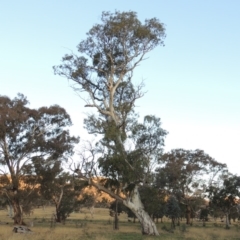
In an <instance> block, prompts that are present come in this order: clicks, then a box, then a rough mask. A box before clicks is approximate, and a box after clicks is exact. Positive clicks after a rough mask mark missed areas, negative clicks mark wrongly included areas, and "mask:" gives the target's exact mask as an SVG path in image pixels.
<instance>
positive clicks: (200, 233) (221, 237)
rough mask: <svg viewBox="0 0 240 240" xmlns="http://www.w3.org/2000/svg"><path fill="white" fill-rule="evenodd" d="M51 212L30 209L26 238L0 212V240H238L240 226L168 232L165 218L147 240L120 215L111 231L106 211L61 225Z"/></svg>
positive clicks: (199, 225) (196, 226) (209, 224)
mask: <svg viewBox="0 0 240 240" xmlns="http://www.w3.org/2000/svg"><path fill="white" fill-rule="evenodd" d="M53 210H54V208H53V207H46V208H45V210H43V209H42V208H39V209H34V212H33V214H32V215H31V216H26V217H25V222H26V223H28V224H29V225H31V224H32V222H33V227H30V228H31V230H32V232H31V233H28V234H20V233H14V232H12V229H13V221H12V220H11V219H10V218H9V217H8V216H7V211H6V210H1V211H0V224H1V225H0V240H20V239H21V240H23V239H24V240H28V239H29V240H52V239H57V240H80V239H81V240H88V239H95V240H125V239H126V240H150V239H151V240H152V239H164V240H170V239H171V240H175V239H178V240H180V239H187V240H197V239H199V240H240V222H237V223H234V224H232V226H231V229H230V230H226V229H224V223H221V222H220V220H219V221H218V222H214V221H213V220H212V221H210V222H207V224H206V227H203V226H202V223H201V222H199V221H194V222H193V226H186V224H185V223H184V221H183V222H181V225H180V227H176V229H175V230H174V231H171V230H170V221H169V220H168V219H167V218H165V219H164V223H158V224H157V227H158V230H159V232H160V236H159V237H148V236H142V235H141V228H140V225H139V223H133V222H128V218H127V215H126V214H121V215H120V219H119V220H120V221H119V230H113V218H112V217H110V215H109V210H108V209H102V208H97V209H95V213H94V217H93V218H91V214H90V212H89V210H88V209H83V210H82V212H80V213H72V214H71V216H70V217H69V219H68V220H67V221H66V223H65V225H63V224H53V223H52V222H51V216H52V213H53Z"/></svg>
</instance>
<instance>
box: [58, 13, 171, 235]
mask: <svg viewBox="0 0 240 240" xmlns="http://www.w3.org/2000/svg"><path fill="white" fill-rule="evenodd" d="M101 21H102V23H101V24H96V25H94V26H93V27H92V28H91V29H90V31H89V32H88V33H87V38H86V39H85V40H83V41H81V42H80V44H79V45H78V52H79V54H78V55H77V54H73V53H71V54H67V55H65V56H64V57H63V59H62V64H61V65H59V66H55V67H54V71H55V74H58V75H60V76H64V77H66V78H67V79H70V80H71V81H73V83H75V84H73V87H74V89H75V91H77V92H78V93H79V94H80V96H81V97H82V98H83V99H84V100H85V107H90V108H94V109H96V110H97V113H96V114H89V116H88V118H87V119H85V127H86V128H87V130H88V132H89V133H92V134H102V136H103V137H102V139H101V141H100V142H99V144H98V147H99V148H101V150H102V156H101V157H100V158H98V160H99V161H98V163H99V165H98V166H99V170H100V171H101V173H102V174H103V175H105V176H106V177H107V178H108V181H107V184H110V182H111V184H113V183H114V184H115V188H111V189H110V188H109V187H107V186H106V181H105V183H104V184H105V185H103V184H100V183H96V182H95V181H93V180H91V179H92V173H91V171H88V173H87V174H86V172H85V174H83V173H80V175H81V177H83V178H86V179H88V180H89V181H90V182H91V184H93V185H95V186H96V187H98V188H99V189H100V190H102V191H105V192H107V193H109V194H110V195H111V196H112V197H114V198H115V199H117V200H119V201H122V202H123V203H124V205H125V206H127V207H128V208H130V209H131V210H132V211H133V212H134V213H135V215H136V216H137V217H138V219H139V221H140V223H141V225H142V233H143V234H148V235H158V234H159V233H158V231H157V229H156V226H155V224H154V222H153V221H152V220H151V218H150V217H149V215H148V214H147V213H146V211H144V208H143V205H142V202H141V199H140V196H139V192H138V185H139V184H140V183H141V184H143V183H146V181H147V178H149V177H150V175H151V174H150V166H151V163H152V162H153V160H156V159H157V158H158V155H159V154H160V153H161V150H162V146H163V142H164V136H165V135H166V132H165V131H164V130H162V129H161V126H160V124H161V123H160V119H158V118H156V117H154V116H147V117H145V119H144V123H143V124H138V123H137V117H136V114H135V113H134V106H135V102H136V100H137V99H139V98H141V97H142V96H143V93H142V91H141V90H142V84H139V85H138V86H134V84H133V82H132V78H133V72H134V70H135V68H136V67H137V66H138V65H139V63H140V62H141V61H143V60H144V57H145V56H146V54H147V53H148V52H150V51H151V50H153V49H154V48H155V47H157V46H158V45H163V40H164V38H165V28H164V25H163V24H162V23H160V22H159V20H158V19H156V18H152V19H148V20H145V22H144V23H142V22H141V21H139V19H138V18H137V14H136V13H135V12H132V11H129V12H119V11H115V12H114V13H109V12H103V13H102V17H101ZM129 139H131V141H129ZM130 145H131V146H132V147H129V146H130ZM110 180H111V181H110ZM116 185H118V187H117V188H116ZM113 189H115V190H113ZM116 189H117V190H116ZM121 191H124V193H125V195H124V196H125V197H123V195H121V194H120V193H121Z"/></svg>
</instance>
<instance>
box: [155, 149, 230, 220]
mask: <svg viewBox="0 0 240 240" xmlns="http://www.w3.org/2000/svg"><path fill="white" fill-rule="evenodd" d="M224 171H227V168H226V165H225V164H221V163H218V162H217V161H215V160H214V159H213V158H211V157H210V156H209V155H208V154H206V153H204V151H202V150H199V149H197V150H194V151H192V150H184V149H174V150H171V152H169V153H165V154H164V155H162V156H161V158H160V167H159V168H158V169H157V170H156V176H155V177H156V179H155V182H156V183H155V184H156V186H158V188H159V189H162V190H163V191H165V192H168V193H169V194H171V195H174V196H175V197H176V198H177V199H178V201H179V203H181V204H183V205H184V206H185V212H186V214H185V215H186V223H187V224H190V219H191V215H192V214H193V205H194V204H195V202H196V200H199V193H202V194H204V193H205V191H206V188H207V185H208V183H209V182H212V180H213V178H214V177H215V176H216V175H218V174H220V173H223V172H224Z"/></svg>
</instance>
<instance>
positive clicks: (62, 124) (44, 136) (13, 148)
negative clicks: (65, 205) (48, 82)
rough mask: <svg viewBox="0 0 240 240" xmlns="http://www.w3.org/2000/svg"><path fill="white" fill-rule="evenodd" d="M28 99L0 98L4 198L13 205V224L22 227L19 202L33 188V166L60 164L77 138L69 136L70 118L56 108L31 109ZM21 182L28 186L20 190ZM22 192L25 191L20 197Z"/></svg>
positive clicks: (0, 142) (0, 139)
mask: <svg viewBox="0 0 240 240" xmlns="http://www.w3.org/2000/svg"><path fill="white" fill-rule="evenodd" d="M27 105H28V100H27V98H26V97H25V96H24V95H22V94H18V95H17V97H15V98H14V99H10V98H9V97H7V96H0V164H1V165H2V166H3V167H4V168H2V169H1V171H2V173H3V176H5V180H6V182H7V185H5V188H4V194H5V195H6V196H7V198H8V199H9V201H10V202H11V204H12V205H13V208H14V212H15V216H14V219H15V223H18V224H21V223H22V214H21V209H20V202H21V201H23V200H24V199H26V198H29V196H30V195H31V194H33V192H34V191H33V190H34V189H35V187H36V183H37V178H39V177H41V176H39V175H36V169H35V168H34V164H33V163H34V162H35V161H36V160H37V159H42V160H44V161H48V162H55V161H57V160H58V161H59V160H63V159H65V158H67V157H68V156H70V155H72V153H73V147H74V144H75V143H77V142H78V138H75V137H72V136H70V134H69V131H68V127H69V126H70V125H71V119H70V116H69V115H68V114H67V112H66V111H65V109H63V108H61V107H60V106H58V105H54V106H51V107H41V108H39V109H31V108H29V107H28V106H27ZM21 182H25V183H28V184H30V183H31V185H28V186H31V187H26V188H25V189H22V188H20V184H21ZM23 191H25V192H24V193H23Z"/></svg>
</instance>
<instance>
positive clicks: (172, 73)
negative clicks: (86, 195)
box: [0, 0, 240, 174]
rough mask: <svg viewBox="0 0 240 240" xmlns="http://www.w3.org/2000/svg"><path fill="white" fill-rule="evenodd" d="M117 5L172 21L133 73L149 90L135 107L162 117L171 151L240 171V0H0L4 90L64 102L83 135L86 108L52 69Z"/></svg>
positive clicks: (34, 100) (38, 101) (34, 102)
mask: <svg viewBox="0 0 240 240" xmlns="http://www.w3.org/2000/svg"><path fill="white" fill-rule="evenodd" d="M115 9H116V10H119V11H128V10H132V11H135V12H137V13H138V16H139V18H140V19H141V20H144V19H146V18H152V17H157V18H158V19H160V21H161V22H163V23H165V25H166V33H167V38H166V40H165V45H166V46H165V47H164V48H163V47H158V48H156V49H155V50H153V52H151V53H150V54H149V55H148V57H149V58H148V59H147V60H146V61H144V62H142V63H141V65H140V66H139V68H138V69H137V71H136V73H135V75H134V81H136V82H140V81H141V80H142V79H144V80H145V85H146V87H145V90H146V91H147V93H146V95H145V96H144V98H142V99H141V100H140V101H139V102H138V103H137V106H138V107H137V111H138V112H140V114H141V116H144V115H146V114H154V115H156V116H158V117H160V118H161V119H162V123H163V128H165V129H166V130H168V131H169V135H168V136H167V138H166V147H165V149H166V151H168V150H170V149H173V148H180V147H181V148H185V149H196V148H199V149H203V150H204V151H205V152H206V153H208V154H210V155H211V156H212V157H214V158H215V159H216V160H217V161H220V162H224V163H227V165H228V166H229V169H230V171H231V172H233V173H238V174H239V169H240V154H239V149H240V147H239V137H240V124H239V123H240V109H239V108H240V94H239V91H240V27H239V25H240V14H239V12H240V1H238V0H225V1H223V0H222V1H221V0H201V1H200V0H195V1H193V0H185V1H184V0H175V1H174V0H168V1H166V0H148V1H146V0H131V1H129V0H128V1H127V0H115V1H110V0H101V1H98V0H87V1H86V0H78V1H73V0H65V1H63V0H42V1H33V0H28V1H26V0H21V1H18V0H15V1H11V0H8V1H3V0H0V54H1V55H0V94H1V95H8V96H10V97H14V96H16V94H17V92H21V93H23V94H25V95H26V96H27V97H28V99H29V100H30V102H31V107H40V106H43V105H48V106H49V105H51V104H55V103H56V104H59V105H61V106H63V107H64V108H65V109H66V110H67V111H68V112H69V114H70V115H71V117H72V121H73V124H74V126H73V128H72V131H73V132H74V134H75V135H80V137H82V139H83V138H85V137H86V133H85V132H84V130H83V128H82V119H83V117H84V112H86V111H87V109H84V108H83V105H84V103H83V101H82V100H81V99H80V98H79V97H77V96H76V95H75V93H74V92H73V90H72V89H71V88H70V87H69V83H68V81H67V80H66V79H64V78H60V77H59V76H54V74H53V71H52V66H53V65H58V64H59V63H60V60H61V58H62V56H63V55H64V54H65V53H68V52H69V50H68V49H70V50H72V51H75V52H76V46H77V45H78V43H79V42H80V41H81V40H82V39H84V38H85V36H86V35H85V33H86V32H87V31H88V30H89V29H90V28H91V27H92V26H93V24H95V23H99V21H100V16H101V12H102V11H114V10H115Z"/></svg>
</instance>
